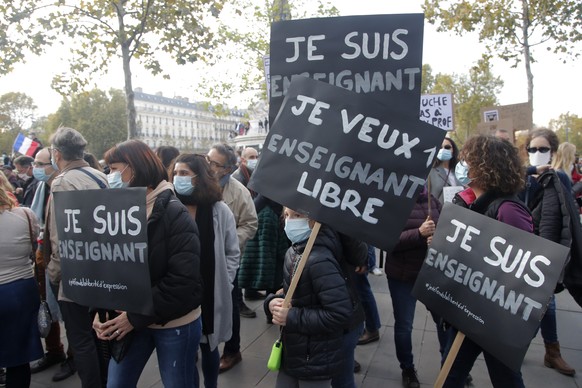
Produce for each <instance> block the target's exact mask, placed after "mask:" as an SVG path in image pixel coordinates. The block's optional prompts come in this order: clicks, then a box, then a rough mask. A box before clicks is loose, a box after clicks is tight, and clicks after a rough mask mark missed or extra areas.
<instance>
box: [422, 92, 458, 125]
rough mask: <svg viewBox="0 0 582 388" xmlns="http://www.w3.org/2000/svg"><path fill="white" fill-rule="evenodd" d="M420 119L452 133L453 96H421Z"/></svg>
mask: <svg viewBox="0 0 582 388" xmlns="http://www.w3.org/2000/svg"><path fill="white" fill-rule="evenodd" d="M420 119H421V120H422V121H424V122H426V123H429V124H431V125H434V126H435V127H439V128H440V129H444V130H445V131H452V130H453V129H455V127H454V124H453V95H452V94H450V93H449V94H423V95H422V96H420Z"/></svg>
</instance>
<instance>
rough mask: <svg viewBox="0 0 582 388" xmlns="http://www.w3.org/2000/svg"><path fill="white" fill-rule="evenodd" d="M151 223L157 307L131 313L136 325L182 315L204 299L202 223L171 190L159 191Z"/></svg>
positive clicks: (150, 248) (151, 262)
mask: <svg viewBox="0 0 582 388" xmlns="http://www.w3.org/2000/svg"><path fill="white" fill-rule="evenodd" d="M147 227H148V264H149V269H150V279H151V283H152V294H153V305H154V311H153V314H152V315H151V316H146V315H141V314H136V313H128V315H127V316H128V319H129V322H130V323H131V324H132V325H133V327H134V328H135V329H141V328H144V327H147V326H149V325H151V324H153V323H156V324H165V323H167V322H169V321H171V320H174V319H177V318H180V317H182V316H184V315H186V314H187V313H189V312H190V311H192V310H194V309H195V308H196V307H198V306H200V303H201V301H202V280H201V277H200V240H199V237H198V227H197V226H196V223H195V222H194V220H193V219H192V217H191V216H190V214H188V210H187V209H186V208H185V207H184V205H182V203H181V202H180V201H179V200H178V199H177V198H176V197H175V196H174V194H173V193H172V191H171V190H166V191H163V192H162V193H160V194H159V195H158V198H157V199H156V202H155V204H154V208H153V210H152V214H151V216H150V218H149V219H148V226H147Z"/></svg>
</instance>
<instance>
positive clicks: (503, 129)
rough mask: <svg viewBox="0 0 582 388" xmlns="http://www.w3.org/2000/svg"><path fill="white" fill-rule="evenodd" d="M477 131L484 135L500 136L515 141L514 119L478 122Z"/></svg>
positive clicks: (511, 141)
mask: <svg viewBox="0 0 582 388" xmlns="http://www.w3.org/2000/svg"><path fill="white" fill-rule="evenodd" d="M477 131H478V132H479V133H481V134H483V135H493V136H498V137H500V138H502V139H505V140H508V141H509V142H510V143H512V144H513V143H514V136H515V135H514V133H513V119H502V120H497V121H487V122H483V123H478V124H477Z"/></svg>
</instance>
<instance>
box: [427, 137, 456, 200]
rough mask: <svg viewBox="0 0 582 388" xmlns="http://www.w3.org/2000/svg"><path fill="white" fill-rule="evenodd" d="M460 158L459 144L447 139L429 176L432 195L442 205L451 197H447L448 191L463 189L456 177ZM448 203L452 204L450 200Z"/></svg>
mask: <svg viewBox="0 0 582 388" xmlns="http://www.w3.org/2000/svg"><path fill="white" fill-rule="evenodd" d="M458 156H459V148H458V147H457V144H455V142H454V141H453V139H451V138H449V137H445V138H444V139H443V143H442V145H441V148H440V149H439V150H438V153H437V155H436V158H435V160H434V164H433V167H432V170H430V173H429V175H428V188H429V190H430V193H431V194H432V195H434V196H435V198H436V199H438V200H439V202H440V203H445V202H447V201H446V199H447V198H449V196H448V195H446V194H448V193H446V191H448V190H454V189H455V188H457V191H458V190H461V189H462V185H461V182H459V181H458V180H457V177H455V167H456V166H457V158H458ZM449 188H450V189H449ZM451 198H452V196H451ZM448 202H450V199H449V200H448Z"/></svg>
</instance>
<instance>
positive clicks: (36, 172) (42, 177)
mask: <svg viewBox="0 0 582 388" xmlns="http://www.w3.org/2000/svg"><path fill="white" fill-rule="evenodd" d="M44 169H45V168H44V167H34V168H33V169H32V176H34V177H35V178H36V180H39V181H41V182H47V181H48V180H49V179H50V177H51V175H53V174H51V175H47V174H46V171H45V170H44Z"/></svg>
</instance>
